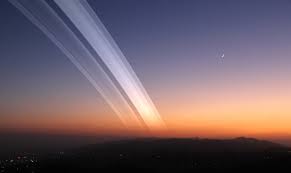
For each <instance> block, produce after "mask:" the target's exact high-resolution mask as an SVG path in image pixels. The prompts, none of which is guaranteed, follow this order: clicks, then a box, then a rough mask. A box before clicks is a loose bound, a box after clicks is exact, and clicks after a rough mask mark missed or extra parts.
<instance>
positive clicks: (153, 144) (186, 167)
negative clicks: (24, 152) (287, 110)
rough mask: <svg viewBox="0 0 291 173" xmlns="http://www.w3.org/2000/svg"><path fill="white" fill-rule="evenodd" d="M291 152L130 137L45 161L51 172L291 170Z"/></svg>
mask: <svg viewBox="0 0 291 173" xmlns="http://www.w3.org/2000/svg"><path fill="white" fill-rule="evenodd" d="M288 150H289V148H288V147H285V146H282V145H279V144H276V143H272V142H269V141H264V140H257V139H253V138H245V137H239V138H235V139H226V140H218V139H200V138H193V139H178V138H170V139H161V138H145V139H128V140H120V141H114V142H106V143H103V144H94V145H89V146H86V147H82V148H79V149H76V150H73V151H69V152H66V153H65V154H64V155H63V156H62V157H60V158H58V159H55V158H54V159H48V160H45V161H43V163H44V165H43V168H44V170H47V171H48V172H56V171H57V170H59V171H71V172H74V171H76V172H80V171H83V172H94V171H97V172H98V171H105V172H110V171H138V172H181V171H182V172H188V171H189V172H191V171H194V170H195V171H201V172H208V171H209V172H212V171H218V172H219V171H223V172H227V171H230V172H233V171H236V172H240V171H242V172H243V171H249V170H253V171H254V170H257V171H265V170H268V171H269V170H274V171H275V170H276V171H277V170H278V169H279V170H280V168H282V169H284V170H285V169H290V165H291V154H290V153H289V152H288Z"/></svg>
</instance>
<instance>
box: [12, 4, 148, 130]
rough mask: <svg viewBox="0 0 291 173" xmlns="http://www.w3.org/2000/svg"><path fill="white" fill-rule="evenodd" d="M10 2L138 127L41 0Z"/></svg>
mask: <svg viewBox="0 0 291 173" xmlns="http://www.w3.org/2000/svg"><path fill="white" fill-rule="evenodd" d="M10 2H11V3H12V4H13V5H14V6H15V7H17V8H18V9H19V10H20V11H21V12H22V13H23V14H24V15H25V16H26V17H27V18H28V19H30V21H31V22H32V23H34V24H35V25H36V26H38V27H39V28H40V29H41V30H42V31H43V32H44V33H45V35H46V36H47V37H49V38H50V39H51V40H52V41H53V42H54V43H55V44H56V45H57V46H58V47H59V48H60V49H61V50H62V52H63V53H64V54H65V55H66V56H67V57H68V58H69V59H70V60H71V61H72V63H73V64H74V65H75V66H76V67H77V68H78V69H79V70H80V71H81V73H82V74H83V75H84V76H85V77H86V78H87V79H88V80H89V81H90V83H91V84H92V85H93V86H94V88H95V89H96V90H97V91H98V92H99V93H100V94H101V95H102V96H103V98H104V99H105V100H106V102H107V103H108V104H109V105H110V107H111V108H112V109H113V110H114V112H115V113H116V114H117V115H118V117H119V118H120V119H121V121H122V122H123V124H124V125H125V126H127V127H128V128H135V129H136V128H141V127H142V125H141V123H140V121H139V120H138V118H137V116H136V115H135V113H134V111H133V110H132V109H131V107H130V106H129V104H128V103H127V101H126V100H125V99H124V97H123V96H122V94H121V93H120V91H119V90H118V89H117V87H116V86H115V85H114V83H113V82H112V80H111V79H110V78H109V77H108V75H107V74H106V73H105V72H104V70H103V69H102V67H101V66H100V65H99V64H98V62H97V61H96V59H95V58H94V57H93V55H92V54H91V53H90V51H89V50H88V49H87V48H86V47H85V46H84V44H83V43H82V42H81V41H80V40H79V39H78V37H77V36H76V35H75V34H74V33H73V32H72V31H71V29H70V28H69V27H68V26H67V25H66V24H65V23H64V22H63V21H62V19H61V18H60V17H59V16H58V15H57V13H56V12H55V11H54V10H53V9H52V8H51V7H50V6H49V5H48V4H47V3H46V2H45V1H43V0H10ZM68 2H70V1H68Z"/></svg>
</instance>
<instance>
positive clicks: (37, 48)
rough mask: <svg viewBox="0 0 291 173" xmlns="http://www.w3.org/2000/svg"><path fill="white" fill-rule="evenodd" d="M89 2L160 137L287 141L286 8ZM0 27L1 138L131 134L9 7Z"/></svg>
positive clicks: (154, 0)
mask: <svg viewBox="0 0 291 173" xmlns="http://www.w3.org/2000/svg"><path fill="white" fill-rule="evenodd" d="M89 2H90V4H91V6H92V8H94V10H95V11H96V13H97V14H98V16H99V17H100V19H101V20H102V22H103V24H104V25H105V26H106V28H107V30H108V31H109V32H110V33H111V35H112V37H113V38H114V39H115V41H116V42H117V44H118V45H119V47H120V48H121V50H122V51H123V53H124V54H125V56H126V58H127V60H128V61H129V63H130V64H131V65H132V67H133V69H134V71H135V72H136V74H137V76H138V77H139V79H140V80H141V82H142V83H143V85H144V87H145V89H146V90H147V92H148V93H149V95H150V97H151V98H152V100H153V102H154V104H155V105H156V107H157V109H158V111H159V112H160V114H161V116H162V118H163V119H164V120H165V122H166V124H167V126H168V128H169V131H168V132H167V133H166V134H163V135H169V136H196V135H199V136H207V137H209V136H210V137H212V136H215V137H216V136H238V135H250V136H271V137H274V136H287V135H290V134H291V90H290V88H291V78H290V76H291V68H290V67H291V1H289V0H235V1H234V0H220V1H215V0H196V1H192V0H179V1H178V0H149V1H148V0H147V1H146V0H140V1H136V0H123V1H117V0H97V1H93V0H92V1H89ZM0 21H1V28H0V38H1V39H0V60H1V61H0V62H1V63H0V84H1V85H0V130H1V129H2V130H8V131H12V130H13V131H14V130H28V131H31V130H32V131H45V132H61V133H63V132H69V133H94V134H104V133H105V134H107V133H109V134H110V133H114V134H121V133H134V132H125V129H124V127H123V126H122V124H121V122H120V121H119V119H118V118H117V116H116V115H115V114H114V112H113V111H112V110H111V108H110V107H109V106H108V105H107V103H106V102H105V101H104V100H103V99H102V97H101V96H100V94H99V93H97V92H96V90H95V89H94V88H93V87H92V86H91V85H90V83H89V82H88V81H87V79H86V78H85V77H83V75H82V74H81V73H80V72H79V71H78V70H77V69H76V68H75V66H74V65H73V64H72V63H71V62H70V61H69V60H68V59H67V58H66V57H65V55H64V54H63V53H62V52H61V51H60V50H59V49H58V48H57V47H56V46H55V45H54V44H53V43H52V42H51V41H50V40H49V39H48V38H47V37H46V36H45V35H44V34H43V33H42V32H41V31H40V30H39V29H38V28H36V27H35V26H34V25H33V24H32V23H31V22H30V21H29V20H27V19H26V18H25V17H24V16H23V15H22V14H21V13H20V12H19V11H18V10H17V9H16V8H15V7H13V6H12V5H11V4H9V3H8V2H6V1H1V2H0ZM222 55H224V58H221V57H222Z"/></svg>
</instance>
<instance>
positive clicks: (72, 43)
mask: <svg viewBox="0 0 291 173" xmlns="http://www.w3.org/2000/svg"><path fill="white" fill-rule="evenodd" d="M10 2H11V3H12V4H13V5H14V6H15V7H17V8H18V9H19V10H20V11H21V12H22V13H23V14H24V15H25V16H26V17H27V18H28V19H30V20H31V21H32V22H33V23H34V24H35V25H36V26H38V27H39V28H40V29H41V30H42V31H43V32H44V33H45V34H46V36H47V37H49V38H50V39H51V40H52V41H53V42H54V43H55V44H56V45H57V46H58V47H59V48H60V49H61V50H62V52H63V53H64V54H65V55H66V56H67V57H68V58H69V59H70V60H71V61H72V63H73V64H74V65H75V66H76V67H77V68H78V69H79V70H80V71H81V73H82V74H83V75H84V76H85V77H86V78H87V79H88V80H89V81H90V83H91V84H92V85H93V86H94V87H95V89H96V90H97V91H98V92H99V93H100V94H101V95H102V96H103V98H104V99H105V100H106V102H107V103H108V104H109V105H110V106H111V108H112V109H113V110H114V112H115V113H116V114H117V115H118V116H119V118H120V119H121V121H122V122H123V123H124V124H125V125H126V126H128V127H129V128H132V127H134V128H136V127H138V128H140V127H142V123H141V122H140V120H139V118H138V115H136V114H135V113H134V111H133V110H132V108H131V106H130V105H131V104H132V105H133V106H134V107H135V109H136V110H137V112H138V113H139V115H140V117H141V118H142V120H143V122H144V123H145V124H146V125H147V127H149V129H151V130H160V129H164V128H165V125H164V122H163V120H162V119H161V117H160V115H159V113H158V111H157V109H156V107H155V106H154V104H153V102H152V100H151V99H150V97H149V95H148V94H147V92H146V90H145V89H144V87H143V85H142V84H141V82H140V81H139V79H138V77H137V76H136V74H135V72H134V71H133V69H132V68H131V66H130V64H129V63H128V62H127V60H126V58H125V56H124V55H123V53H122V52H121V50H120V49H119V47H118V46H117V44H116V43H115V41H114V40H113V38H112V37H111V36H110V34H109V33H108V31H107V30H106V28H105V27H104V25H103V24H102V22H101V21H100V20H99V18H98V16H97V15H96V14H95V12H94V11H93V10H92V9H91V7H90V5H89V4H88V3H87V2H86V1H84V0H54V2H55V3H56V5H57V6H58V7H60V9H61V10H62V11H63V12H64V14H65V15H66V16H67V17H68V18H69V20H71V22H72V23H73V24H74V25H75V27H76V28H77V29H78V30H79V31H80V33H81V34H82V35H83V36H84V38H85V39H86V40H87V41H88V43H89V45H90V46H91V47H92V48H93V50H94V51H95V52H96V53H97V54H98V55H99V56H100V58H101V60H102V61H103V62H104V64H105V65H106V66H107V67H108V69H109V70H110V72H111V73H112V75H113V77H114V78H115V79H116V81H117V82H118V83H119V85H120V87H121V89H122V90H123V91H124V93H125V94H126V96H127V97H128V99H129V100H128V101H130V103H129V102H128V101H127V100H126V99H125V98H124V96H123V95H122V94H121V91H120V90H119V89H118V87H116V85H115V84H114V83H113V82H112V79H110V77H109V76H108V74H107V73H106V72H105V71H104V70H103V68H102V66H101V65H100V64H99V63H98V62H97V61H96V59H95V57H94V55H93V54H92V53H91V52H90V51H89V50H88V48H87V47H86V46H85V45H84V43H83V42H82V41H81V40H80V39H79V37H78V36H77V35H76V33H74V32H73V30H72V29H71V28H70V27H69V26H68V23H66V22H65V21H64V20H62V18H61V17H60V16H59V15H58V14H57V12H56V11H55V10H54V9H53V8H52V7H51V6H50V5H49V4H48V3H47V2H46V1H44V0H10Z"/></svg>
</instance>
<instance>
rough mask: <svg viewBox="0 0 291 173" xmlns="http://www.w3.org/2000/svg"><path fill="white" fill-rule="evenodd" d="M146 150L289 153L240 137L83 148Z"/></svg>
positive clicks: (274, 145)
mask: <svg viewBox="0 0 291 173" xmlns="http://www.w3.org/2000/svg"><path fill="white" fill-rule="evenodd" d="M98 149H102V150H106V149H109V150H110V151H112V150H115V151H117V150H123V151H126V150H135V149H136V152H143V151H144V150H158V151H163V150H166V151H169V150H172V149H173V150H177V151H183V150H185V151H187V152H190V151H192V152H263V151H287V150H288V147H285V146H283V145H280V144H277V143H273V142H269V141H265V140H257V139H254V138H245V137H239V138H234V139H224V140H222V139H200V138H166V139H163V138H140V139H129V140H120V141H114V142H107V143H104V144H101V145H100V144H97V145H90V146H87V147H84V148H82V149H81V150H82V151H83V152H85V151H86V150H88V151H90V152H92V151H94V150H98Z"/></svg>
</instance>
